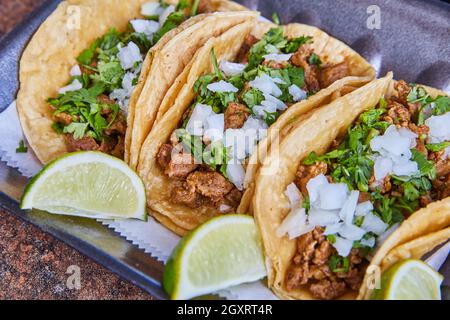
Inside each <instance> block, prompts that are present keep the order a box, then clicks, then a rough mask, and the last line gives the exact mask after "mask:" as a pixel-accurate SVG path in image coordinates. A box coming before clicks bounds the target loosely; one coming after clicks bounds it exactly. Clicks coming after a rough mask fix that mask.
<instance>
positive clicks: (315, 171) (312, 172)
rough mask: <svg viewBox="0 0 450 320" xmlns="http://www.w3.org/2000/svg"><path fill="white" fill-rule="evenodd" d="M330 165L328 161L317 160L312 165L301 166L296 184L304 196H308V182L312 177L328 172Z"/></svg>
mask: <svg viewBox="0 0 450 320" xmlns="http://www.w3.org/2000/svg"><path fill="white" fill-rule="evenodd" d="M327 170H328V166H327V164H326V162H317V163H316V164H314V165H311V166H299V168H298V170H297V174H296V180H295V184H296V185H297V187H298V188H299V189H300V191H301V192H302V194H303V195H304V196H308V190H307V189H306V184H307V183H308V181H309V180H311V179H312V178H315V177H317V176H318V175H320V174H326V173H327Z"/></svg>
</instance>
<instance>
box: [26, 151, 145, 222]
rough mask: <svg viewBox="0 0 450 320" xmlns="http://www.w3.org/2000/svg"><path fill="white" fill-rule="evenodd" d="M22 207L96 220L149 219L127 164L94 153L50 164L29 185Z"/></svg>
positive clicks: (140, 186) (135, 177)
mask: <svg viewBox="0 0 450 320" xmlns="http://www.w3.org/2000/svg"><path fill="white" fill-rule="evenodd" d="M20 207H21V208H22V209H32V208H35V209H40V210H45V211H48V212H50V213H54V214H61V215H72V216H81V217H88V218H96V219H100V218H101V219H127V218H135V219H141V220H145V219H146V217H147V215H146V209H145V208H146V197H145V189H144V184H143V182H142V180H141V179H140V178H139V177H138V175H137V174H136V173H135V172H134V171H132V170H131V169H130V168H129V167H128V166H127V164H126V163H125V162H123V161H121V160H119V159H117V158H114V157H112V156H109V155H106V154H104V153H100V152H91V151H89V152H75V153H71V154H68V155H65V156H63V157H61V158H59V159H57V160H55V161H53V162H51V163H50V164H48V165H47V166H46V167H45V168H44V169H43V170H42V171H41V172H40V173H39V174H38V175H37V176H36V177H34V178H33V179H32V180H31V181H30V182H29V184H28V185H27V187H26V189H25V192H24V195H23V197H22V202H21V204H20Z"/></svg>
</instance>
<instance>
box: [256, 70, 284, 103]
mask: <svg viewBox="0 0 450 320" xmlns="http://www.w3.org/2000/svg"><path fill="white" fill-rule="evenodd" d="M279 81H281V82H283V83H284V81H283V80H281V79H277V78H271V77H269V76H268V75H267V74H265V73H263V74H262V75H261V76H258V77H256V78H255V79H254V80H253V81H250V82H249V85H250V87H251V88H255V89H258V90H260V91H261V92H262V93H265V94H270V95H272V96H275V97H279V96H281V94H282V91H281V89H280V88H279V87H278V86H277V85H276V83H277V82H279Z"/></svg>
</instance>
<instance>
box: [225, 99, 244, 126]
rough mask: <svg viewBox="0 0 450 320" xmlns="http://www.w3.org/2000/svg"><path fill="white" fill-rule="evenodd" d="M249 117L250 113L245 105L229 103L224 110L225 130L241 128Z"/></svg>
mask: <svg viewBox="0 0 450 320" xmlns="http://www.w3.org/2000/svg"><path fill="white" fill-rule="evenodd" d="M249 116H250V111H249V110H248V108H247V107H246V106H245V105H243V104H240V103H235V102H230V104H228V107H227V109H226V110H225V130H227V129H240V128H242V127H243V126H244V123H245V121H247V119H248V117H249Z"/></svg>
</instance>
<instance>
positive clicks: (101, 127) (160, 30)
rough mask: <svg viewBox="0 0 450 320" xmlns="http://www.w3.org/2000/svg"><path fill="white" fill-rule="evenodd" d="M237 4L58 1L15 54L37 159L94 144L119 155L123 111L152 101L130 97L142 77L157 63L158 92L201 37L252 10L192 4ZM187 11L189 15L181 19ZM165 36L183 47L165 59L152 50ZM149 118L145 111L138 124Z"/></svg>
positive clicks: (21, 106) (21, 102) (22, 111)
mask: <svg viewBox="0 0 450 320" xmlns="http://www.w3.org/2000/svg"><path fill="white" fill-rule="evenodd" d="M239 8H241V9H242V8H243V7H241V6H239V5H232V4H231V3H230V2H228V1H226V0H223V1H211V2H209V1H202V2H200V5H199V1H198V0H196V1H194V2H193V5H191V1H186V0H182V1H175V0H168V1H167V2H158V1H145V0H132V1H104V0H80V1H63V2H62V3H61V4H60V5H59V6H58V8H57V9H56V10H55V11H54V12H53V13H52V15H51V16H50V17H49V18H48V19H47V20H46V21H45V22H44V23H43V24H42V25H41V27H40V28H39V30H38V31H37V32H36V34H35V35H34V36H33V38H32V39H31V41H30V43H29V44H28V46H27V48H26V49H25V51H24V53H23V56H22V59H21V62H20V90H19V93H18V96H17V108H18V112H19V117H20V121H21V124H22V127H23V130H24V132H25V135H26V137H27V140H28V142H29V143H30V145H31V147H32V148H33V150H34V151H35V153H36V155H37V157H38V158H39V160H40V161H41V162H42V163H48V162H49V161H51V160H54V159H55V158H57V157H59V156H61V155H62V154H64V153H66V152H70V151H76V150H99V151H103V152H106V153H109V154H112V155H115V156H117V157H120V158H123V156H124V142H125V134H126V130H127V121H126V118H127V116H126V112H127V111H129V117H130V120H133V119H134V118H133V117H134V115H135V113H136V112H135V110H136V109H138V112H137V113H138V116H139V117H140V116H141V115H140V113H141V112H142V111H143V110H144V109H145V110H147V109H157V106H156V105H150V106H148V107H147V106H146V105H147V103H148V101H145V100H144V101H138V98H139V96H140V95H141V94H142V93H144V94H145V93H146V92H147V91H148V90H150V89H149V88H148V86H147V87H144V84H145V80H146V79H147V78H149V77H151V75H152V74H154V73H157V72H161V69H158V67H162V66H164V68H166V69H167V73H166V74H165V77H161V78H160V79H159V81H158V82H157V83H155V81H152V83H151V84H150V85H151V86H152V89H153V90H155V91H157V92H158V94H159V95H162V96H164V93H165V92H164V88H165V87H166V86H167V84H169V85H170V84H171V83H172V82H173V81H174V79H175V78H176V77H177V76H178V74H179V73H181V71H182V70H183V67H184V65H185V64H187V63H188V62H189V60H190V59H191V58H192V56H193V55H194V53H195V50H196V49H197V48H198V47H200V46H202V45H203V43H204V42H205V41H206V40H205V39H204V38H205V37H206V38H207V37H208V36H216V35H219V34H221V33H222V32H224V31H225V30H227V29H229V28H230V27H232V26H234V25H236V24H238V23H241V22H243V21H245V20H246V19H249V18H252V17H254V16H255V15H256V13H253V12H249V11H245V12H244V11H243V12H235V13H232V12H230V13H218V14H217V17H215V18H211V16H214V14H199V13H201V11H199V10H200V9H202V10H206V11H211V10H216V9H217V10H222V9H223V10H239ZM198 14H199V15H198ZM191 15H196V16H195V17H193V18H192V19H189V20H187V19H188V18H189V17H190V16H191ZM185 20H187V21H185ZM217 21H220V23H217ZM197 24H198V25H199V26H197ZM199 29H200V30H202V32H201V35H200V36H199V35H198V32H197V31H198V30H199ZM188 37H189V39H190V40H191V41H189V42H188V41H187V40H186V39H187V38H188ZM183 40H184V41H183ZM173 42H179V43H180V44H179V46H180V48H181V47H182V46H183V45H184V46H186V47H185V48H183V49H184V51H183V52H180V51H177V50H174V49H172V52H173V53H172V54H170V55H168V56H167V58H166V59H171V61H170V62H172V64H169V63H168V62H167V60H165V59H164V57H160V53H161V52H165V51H164V48H165V47H166V46H167V47H170V48H173V46H174V44H173ZM186 43H189V44H186ZM180 55H182V57H180ZM155 63H158V64H160V65H159V66H155ZM160 88H161V89H160ZM134 89H135V90H134ZM161 99H162V98H161ZM156 100H157V99H156ZM139 103H142V104H143V107H142V108H141V107H139V108H138V106H139ZM153 112H156V111H153ZM151 121H152V118H151V117H148V118H147V120H145V121H144V120H143V121H142V122H143V124H142V126H148V123H150V124H151ZM129 130H131V129H129ZM130 142H131V140H130ZM127 154H128V153H127Z"/></svg>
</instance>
